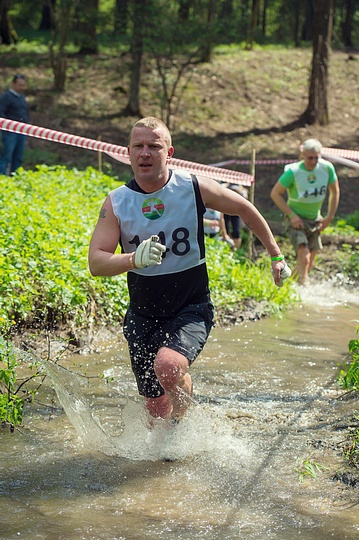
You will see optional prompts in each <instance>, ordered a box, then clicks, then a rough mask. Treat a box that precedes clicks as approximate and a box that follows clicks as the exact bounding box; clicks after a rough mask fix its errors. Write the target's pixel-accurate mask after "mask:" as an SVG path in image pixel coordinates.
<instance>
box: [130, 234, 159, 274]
mask: <svg viewBox="0 0 359 540" xmlns="http://www.w3.org/2000/svg"><path fill="white" fill-rule="evenodd" d="M165 251H166V246H164V245H162V244H160V239H159V238H158V236H156V235H152V236H151V238H148V239H147V240H144V241H143V242H141V244H140V245H139V246H138V248H137V249H136V252H135V265H136V266H137V268H147V266H155V265H156V264H161V262H162V253H164V252H165Z"/></svg>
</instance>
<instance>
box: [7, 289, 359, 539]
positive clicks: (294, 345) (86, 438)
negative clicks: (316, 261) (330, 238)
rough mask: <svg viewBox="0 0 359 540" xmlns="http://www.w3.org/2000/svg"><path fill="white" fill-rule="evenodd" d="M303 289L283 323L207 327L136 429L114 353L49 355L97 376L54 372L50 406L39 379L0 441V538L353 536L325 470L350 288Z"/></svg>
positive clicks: (125, 373) (353, 513)
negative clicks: (185, 403) (175, 418)
mask: <svg viewBox="0 0 359 540" xmlns="http://www.w3.org/2000/svg"><path fill="white" fill-rule="evenodd" d="M301 294H302V301H301V303H300V304H299V305H298V306H297V307H296V308H295V309H293V310H292V311H291V312H290V313H288V314H287V315H286V317H285V319H283V320H278V319H273V318H271V319H266V320H262V321H259V322H257V323H250V324H248V325H242V326H238V327H234V328H231V329H230V330H224V329H220V328H216V329H214V330H213V332H212V335H211V337H210V340H209V342H208V344H207V346H206V348H205V350H204V351H203V353H202V355H201V356H200V358H198V360H196V362H195V364H194V365H193V368H192V375H193V380H194V401H193V404H192V407H191V409H190V412H189V413H188V416H187V417H186V418H185V420H184V421H183V422H182V423H180V424H179V425H178V426H176V427H172V428H171V427H169V426H168V425H166V423H164V422H158V423H157V424H156V425H155V426H154V428H153V429H152V430H150V429H149V428H148V425H147V418H146V416H145V414H144V411H143V407H142V403H141V401H140V400H139V399H138V397H137V392H136V387H135V384H134V381H133V376H132V373H131V371H130V369H129V365H128V357H127V350H126V347H125V346H124V345H120V346H119V345H118V344H117V343H114V342H112V343H111V342H106V343H103V344H101V345H100V346H99V349H98V351H97V352H96V354H93V355H91V356H82V357H78V356H77V357H76V358H69V359H67V360H66V362H63V364H64V365H66V366H67V367H70V368H71V370H72V371H74V370H77V371H82V372H84V371H86V375H87V376H90V377H91V376H92V375H94V376H95V375H97V374H98V373H100V372H102V373H104V375H105V376H106V377H109V378H112V379H111V380H108V382H107V383H106V381H105V380H104V379H98V378H90V379H86V378H84V377H80V378H79V377H76V376H74V375H71V374H69V373H68V372H66V371H64V370H62V369H61V368H59V369H58V368H55V367H53V368H52V370H51V372H50V375H51V378H52V381H53V384H54V386H55V388H56V391H57V396H58V398H57V397H55V394H54V389H53V388H52V387H51V385H50V384H48V385H45V386H44V387H43V388H42V389H41V394H40V395H39V401H40V403H37V404H36V405H34V406H32V407H31V408H29V409H27V410H26V414H25V427H24V428H23V429H22V430H21V431H17V432H15V433H14V434H12V435H11V434H7V433H2V434H1V471H2V472H1V479H0V497H1V509H2V512H1V514H0V537H1V538H4V539H14V538H24V539H29V540H30V539H31V540H35V539H36V540H37V539H39V540H45V539H46V540H55V539H56V540H57V539H63V540H79V539H84V540H90V539H91V540H99V539H101V540H122V539H124V540H143V539H153V538H156V539H166V540H168V539H169V540H175V539H176V540H177V539H191V540H192V539H193V540H197V539H211V540H216V539H218V540H222V539H223V540H225V539H226V540H227V539H229V540H232V539H233V540H234V539H246V540H247V539H248V540H251V539H280V540H292V539H294V538H296V539H297V538H298V537H299V538H303V539H313V540H314V539H316V540H327V539H328V538H334V539H336V540H342V539H350V540H352V539H353V540H354V539H357V538H358V536H359V513H358V511H357V506H352V505H353V504H355V503H358V490H357V489H354V488H349V487H346V486H344V485H342V484H338V483H335V482H334V481H333V480H332V477H333V474H334V473H335V472H338V471H340V468H341V466H342V463H343V462H342V456H341V454H340V452H338V450H337V448H336V447H335V444H334V443H339V442H340V441H341V440H343V438H344V435H343V431H342V427H343V426H344V425H347V424H348V423H350V418H351V417H352V415H353V412H355V410H356V409H355V407H356V406H357V402H355V401H353V400H340V399H337V398H338V396H339V394H340V392H339V391H338V388H337V386H336V384H335V379H336V376H337V373H338V363H340V362H341V361H342V360H343V358H344V357H345V355H346V353H347V350H348V341H349V340H350V339H354V338H355V327H356V325H358V324H359V323H358V320H359V294H358V293H356V292H355V291H354V292H353V291H351V292H348V291H346V290H345V289H344V288H341V289H337V288H335V287H331V286H330V284H326V285H325V287H324V286H319V285H317V286H313V287H309V288H307V289H305V290H304V291H302V293H301ZM73 362H76V365H74V364H73ZM80 363H81V364H82V365H81V367H80V366H79V364H80ZM47 380H48V382H49V383H50V379H49V378H48V379H47ZM51 399H54V402H53V407H52V409H51V408H49V403H51ZM59 400H60V403H61V404H60V403H59ZM42 404H43V405H42ZM63 408H64V409H65V410H66V414H65V413H64V409H63ZM304 460H311V461H313V462H316V463H318V464H320V465H321V466H322V467H323V468H322V473H319V474H318V476H317V478H316V479H314V478H310V477H305V478H304V481H303V482H300V481H299V474H298V470H302V469H301V467H302V466H303V461H304ZM296 469H297V470H296Z"/></svg>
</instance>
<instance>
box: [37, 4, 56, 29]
mask: <svg viewBox="0 0 359 540" xmlns="http://www.w3.org/2000/svg"><path fill="white" fill-rule="evenodd" d="M50 2H51V8H50V6H49V2H48V0H42V12H41V21H40V25H39V30H51V29H52V28H53V27H54V20H53V19H52V13H53V11H54V7H55V2H56V0H50Z"/></svg>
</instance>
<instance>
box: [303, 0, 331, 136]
mask: <svg viewBox="0 0 359 540" xmlns="http://www.w3.org/2000/svg"><path fill="white" fill-rule="evenodd" d="M333 4H334V0H316V6H315V14H314V28H313V35H314V37H313V58H312V73H311V79H310V87H309V102H308V107H307V109H306V111H305V112H304V113H303V119H304V120H305V121H306V122H307V123H308V124H315V123H319V124H320V125H322V126H325V125H327V124H328V123H329V108H328V68H329V54H330V43H331V39H332V31H333Z"/></svg>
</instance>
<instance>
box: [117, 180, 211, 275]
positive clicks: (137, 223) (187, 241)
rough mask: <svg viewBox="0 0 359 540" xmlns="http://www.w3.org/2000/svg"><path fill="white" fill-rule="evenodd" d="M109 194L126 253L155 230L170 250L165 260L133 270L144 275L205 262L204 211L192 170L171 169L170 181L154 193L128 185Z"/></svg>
mask: <svg viewBox="0 0 359 540" xmlns="http://www.w3.org/2000/svg"><path fill="white" fill-rule="evenodd" d="M110 198H111V202H112V207H113V211H114V214H115V216H116V217H117V219H118V222H119V226H120V234H121V240H120V241H121V246H122V249H123V251H124V252H125V253H130V252H132V251H135V249H136V248H137V246H138V245H139V244H140V243H141V242H142V241H143V240H146V239H147V238H149V237H150V236H151V235H153V234H156V235H158V236H159V238H160V242H161V243H162V244H163V245H165V246H166V248H167V250H166V252H165V254H164V255H163V258H162V264H160V265H156V266H150V267H148V268H139V269H136V270H132V271H131V272H136V273H137V274H140V275H143V276H156V275H161V274H171V273H175V272H182V271H184V270H188V269H190V268H194V267H196V266H198V265H201V264H203V263H204V262H205V256H204V250H203V246H202V245H201V241H199V230H198V229H199V219H200V220H202V219H203V217H202V213H201V214H200V217H199V211H198V208H197V204H196V194H195V189H194V184H193V180H192V177H191V175H190V173H188V172H187V171H178V170H177V171H172V174H171V177H170V179H169V181H168V182H167V184H166V185H165V186H164V187H163V188H161V189H160V190H158V191H156V192H154V193H142V192H138V191H133V190H132V189H130V188H129V187H128V186H127V185H124V186H121V187H119V188H117V189H115V190H114V191H111V193H110Z"/></svg>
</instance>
